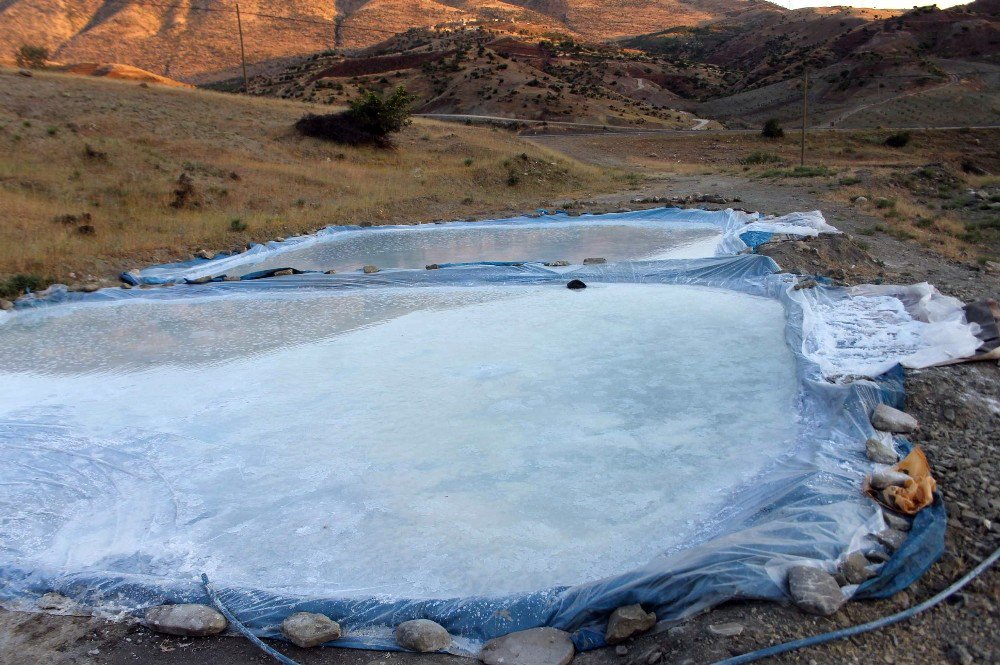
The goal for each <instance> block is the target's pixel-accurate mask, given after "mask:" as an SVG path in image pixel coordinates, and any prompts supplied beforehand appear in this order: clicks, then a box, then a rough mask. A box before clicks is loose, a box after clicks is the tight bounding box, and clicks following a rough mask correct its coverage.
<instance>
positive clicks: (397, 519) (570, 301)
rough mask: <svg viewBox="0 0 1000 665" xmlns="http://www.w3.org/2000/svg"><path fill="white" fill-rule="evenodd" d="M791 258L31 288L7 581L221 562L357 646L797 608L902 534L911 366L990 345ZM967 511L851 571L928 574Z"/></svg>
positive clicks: (87, 598) (46, 581)
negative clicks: (793, 270)
mask: <svg viewBox="0 0 1000 665" xmlns="http://www.w3.org/2000/svg"><path fill="white" fill-rule="evenodd" d="M741 214H742V213H741ZM809 219H812V220H814V221H815V219H816V218H815V217H809ZM820 219H821V217H820ZM557 223H563V222H557ZM751 223H753V220H750V221H749V222H748V221H747V220H741V221H740V224H739V226H737V227H735V228H734V230H731V231H727V232H725V233H724V235H725V236H726V237H730V238H735V239H739V236H740V235H741V233H737V231H740V232H742V231H743V229H745V227H746V226H749V225H750V224H751ZM806 226H808V225H803V228H805V227H806ZM755 230H756V231H759V232H771V231H767V230H765V229H755ZM813 230H814V231H816V232H818V229H816V228H813ZM369 231H370V230H367V229H366V230H364V231H362V233H367V232H369ZM734 242H735V241H734ZM744 247H745V244H744ZM443 258H444V259H447V258H448V257H443ZM169 270H176V266H175V267H172V268H164V269H163V272H162V273H161V274H160V277H163V278H167V277H168V274H167V273H168V271H169ZM777 271H778V267H777V266H776V264H775V263H774V262H773V261H772V260H771V259H769V258H767V257H764V256H759V255H754V254H745V255H741V256H723V257H713V258H698V259H684V260H676V259H675V260H653V261H625V262H620V263H612V264H606V265H596V266H584V267H579V266H575V267H570V268H568V269H559V270H555V269H548V268H545V267H544V266H542V265H540V264H537V263H524V264H518V265H484V264H477V265H459V266H455V267H448V268H444V269H440V270H387V271H383V272H380V273H376V274H371V275H365V274H360V273H356V272H351V273H348V274H336V275H325V274H322V273H308V274H296V275H287V276H280V277H272V278H268V279H253V280H243V281H236V282H230V281H215V282H210V283H207V284H201V285H181V286H175V287H170V288H153V289H132V290H122V289H105V290H102V291H99V292H97V293H93V294H82V293H70V292H67V291H66V290H65V289H58V288H57V289H52V290H50V291H49V292H48V293H47V294H46V295H45V297H41V298H28V299H25V300H23V301H21V302H20V303H19V307H18V308H17V309H16V310H15V311H14V312H13V313H6V314H3V315H0V351H2V352H0V453H2V455H3V457H4V461H5V464H3V465H2V466H0V512H2V514H3V518H2V519H0V599H5V600H7V601H9V602H16V601H18V600H23V599H25V598H31V597H33V596H37V595H39V594H41V593H44V592H47V591H50V590H56V591H59V592H61V593H64V594H65V595H69V596H71V597H74V598H77V599H78V600H81V601H82V602H86V603H89V604H92V605H94V606H97V607H100V608H104V609H105V610H106V611H109V612H110V611H114V610H116V609H123V610H126V611H140V610H141V609H142V608H143V607H146V606H149V605H154V604H160V603H163V602H205V600H206V598H205V596H204V590H203V589H202V588H201V586H200V583H199V574H200V573H201V572H207V573H209V575H210V576H211V577H212V578H213V579H214V580H216V581H217V582H218V584H219V585H221V586H222V587H223V598H224V600H225V601H226V602H227V604H228V605H229V606H230V607H231V608H232V609H233V610H234V611H235V612H236V614H237V616H239V618H240V619H241V621H243V622H245V623H246V624H247V625H248V626H250V627H251V628H252V629H253V630H254V631H255V632H257V633H258V634H260V635H271V636H276V635H277V634H278V633H277V627H278V625H279V624H280V622H281V621H282V620H283V619H284V618H285V617H287V616H288V615H289V614H291V613H293V612H296V611H302V610H306V611H321V612H325V613H327V614H329V615H330V616H332V617H333V618H335V619H337V620H338V621H340V622H341V624H342V625H343V626H344V628H345V630H346V634H345V637H344V638H342V640H340V641H338V644H339V645H342V646H357V647H382V648H394V642H393V640H392V628H393V627H394V626H395V625H397V624H399V623H400V622H402V621H405V620H407V619H412V618H430V619H433V620H436V621H438V622H440V623H442V624H443V625H444V626H445V627H446V628H448V630H449V631H450V632H451V633H452V634H453V635H455V636H456V638H457V641H456V646H455V650H456V651H457V652H466V653H473V652H474V651H475V649H476V645H477V644H478V643H480V642H482V641H483V640H485V639H489V638H491V637H495V636H498V635H502V634H505V633H508V632H511V631H514V630H521V629H525V628H530V627H535V626H541V625H550V626H555V627H558V628H562V629H565V630H569V631H571V632H572V633H573V636H574V641H575V642H576V643H577V645H578V646H579V647H580V648H583V649H586V648H590V647H593V646H597V645H600V644H602V643H603V640H602V634H603V622H604V621H606V618H607V614H608V613H609V612H610V611H611V610H613V609H614V608H615V607H618V606H620V605H626V604H631V603H636V602H640V603H643V604H644V605H645V606H647V607H648V608H649V609H654V610H655V611H656V612H657V615H658V617H660V618H661V619H674V618H681V617H684V616H687V615H690V614H691V613H694V612H697V611H700V610H702V609H705V608H707V607H710V606H712V605H715V604H717V603H719V602H723V601H725V600H727V599H733V598H765V599H766V598H770V599H783V598H785V589H784V582H783V580H784V575H783V571H784V570H786V569H787V568H788V567H789V566H791V565H794V564H797V563H808V564H810V565H817V566H822V567H826V568H832V566H834V565H835V564H836V561H837V560H838V558H840V557H842V556H844V555H845V554H846V553H847V552H850V551H853V550H857V549H866V548H875V547H878V546H877V545H876V544H875V543H874V541H871V540H870V539H868V538H867V536H868V534H871V533H873V532H875V531H878V530H880V529H881V528H882V518H881V514H880V512H879V510H878V509H877V507H876V506H875V505H874V504H873V503H872V502H871V501H870V500H868V499H867V498H865V497H864V496H863V495H862V493H861V491H860V486H861V480H862V478H863V476H864V474H865V473H867V472H868V471H870V469H871V465H870V463H869V462H868V460H867V458H866V457H865V440H866V439H867V438H868V436H870V435H872V434H873V431H872V429H871V426H870V424H869V423H868V418H867V414H868V411H869V410H870V409H871V408H872V407H873V406H874V404H876V403H878V402H886V403H890V404H893V405H897V406H898V405H900V403H901V400H902V384H901V376H900V375H899V373H898V365H897V363H899V362H901V361H904V360H907V359H909V360H911V361H912V360H913V359H914V358H918V359H919V358H921V357H924V356H926V357H934V358H939V357H941V356H946V357H959V356H960V354H962V353H964V352H965V351H966V350H967V347H968V346H969V345H970V344H973V343H974V342H973V341H970V340H974V339H975V338H974V336H973V335H972V333H973V332H974V331H973V330H971V328H970V326H969V325H967V324H964V323H962V322H961V321H960V320H959V319H957V318H956V314H955V311H954V308H955V304H956V303H955V302H952V301H950V300H949V299H945V298H943V297H942V296H940V294H937V293H936V292H934V291H933V289H931V288H930V287H922V286H921V287H911V288H908V289H900V290H896V291H891V290H877V289H876V290H861V291H852V290H849V289H841V288H835V287H827V286H823V285H820V286H817V287H815V288H811V289H801V290H795V289H793V288H792V286H793V284H794V283H795V277H794V276H791V275H784V274H777ZM175 278H176V277H175V276H173V277H170V279H175ZM574 278H576V279H581V280H583V281H584V282H585V283H587V284H588V285H589V288H587V289H586V290H584V291H577V292H574V291H570V290H567V289H566V288H565V285H566V282H567V281H568V280H570V279H574ZM942 325H943V326H944V327H942ZM873 339H874V340H876V343H873V342H872V340H873ZM973 350H974V347H973ZM921 354H924V356H921ZM894 368H895V369H894ZM895 445H897V447H898V448H899V449H900V450H901V451H902V450H905V449H906V446H907V444H906V442H905V441H902V440H897V441H896V442H895ZM943 519H944V518H943V507H941V506H940V502H939V504H938V505H936V506H935V507H934V508H932V509H928V510H926V511H924V513H922V514H921V516H920V517H918V519H917V522H915V524H914V529H913V531H912V532H911V534H912V535H911V536H910V538H909V539H908V540H907V543H906V545H904V548H903V549H901V550H899V552H897V554H896V555H895V556H893V557H892V559H890V561H889V563H888V564H886V565H885V567H884V569H883V573H882V574H881V575H880V576H879V577H877V578H876V579H875V580H872V581H870V582H868V583H866V584H865V585H863V586H862V587H860V588H858V589H853V588H848V589H847V592H848V593H855V594H857V595H859V596H865V595H880V594H881V595H884V594H888V593H891V592H892V591H894V590H896V589H898V588H901V586H905V584H908V583H909V581H912V579H913V578H914V577H915V576H916V575H919V573H920V572H921V571H922V570H923V569H924V568H925V567H926V565H929V562H930V561H932V560H933V558H934V557H935V556H936V555H937V553H938V551H939V548H940V547H941V546H942V542H943V540H942V530H943V526H942V525H943Z"/></svg>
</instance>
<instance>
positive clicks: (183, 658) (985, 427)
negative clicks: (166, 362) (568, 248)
mask: <svg viewBox="0 0 1000 665" xmlns="http://www.w3.org/2000/svg"><path fill="white" fill-rule="evenodd" d="M693 192H703V193H720V194H723V195H726V196H729V197H733V196H738V197H740V198H741V199H742V201H743V203H742V204H741V205H743V206H744V207H746V208H748V209H751V210H761V211H765V212H787V211H791V210H809V209H817V208H819V209H823V210H824V212H825V214H826V215H827V218H828V220H829V221H830V222H831V223H833V224H834V225H836V226H838V227H839V228H841V229H843V230H844V231H846V232H848V233H849V234H850V233H852V232H856V231H857V230H858V229H862V228H866V227H868V226H870V225H871V224H872V223H873V218H871V217H867V216H866V215H865V214H864V213H863V212H859V211H858V210H857V209H855V208H854V207H852V206H851V205H850V204H839V203H832V204H831V203H830V202H829V201H824V200H821V199H820V198H819V197H818V196H817V195H816V194H814V193H810V191H809V188H808V187H807V186H796V185H788V184H782V183H773V182H762V181H760V180H752V179H748V178H745V177H740V176H728V175H727V176H704V175H698V176H695V175H685V176H677V175H674V176H669V177H659V178H656V179H653V180H651V181H649V182H647V183H645V184H644V185H642V186H641V187H639V188H638V189H636V190H634V191H631V192H628V193H625V194H621V195H617V196H609V197H601V198H598V199H595V200H594V201H588V202H586V203H581V204H579V205H580V206H582V207H585V208H586V209H590V210H608V209H616V208H619V207H623V206H627V207H638V206H637V205H635V204H630V203H629V201H631V200H632V199H633V198H638V197H643V196H664V195H666V196H674V195H684V194H690V193H693ZM563 203H572V202H553V205H561V204H563ZM838 243H839V244H838ZM864 243H865V246H864V247H860V246H858V245H857V243H855V242H852V241H849V240H844V241H837V243H833V244H831V243H830V242H828V241H820V242H812V241H808V242H806V243H805V249H802V248H801V246H791V243H788V244H789V245H790V246H791V247H790V248H788V249H786V248H772V249H774V254H773V255H774V256H776V257H778V258H779V260H781V259H785V260H787V258H788V257H795V258H801V257H803V256H804V257H811V258H808V259H807V262H805V263H802V264H801V265H803V266H805V267H806V268H808V269H810V270H813V271H814V272H820V273H823V274H830V273H832V272H834V271H839V272H838V273H837V274H841V273H842V275H843V277H842V279H843V281H846V282H857V281H869V280H870V278H871V276H872V275H873V274H874V275H875V276H876V277H878V273H879V272H881V273H882V277H883V279H884V280H885V281H886V282H889V283H893V282H896V283H910V282H919V281H929V282H931V283H933V284H935V285H937V286H938V287H939V288H940V289H941V290H942V291H944V292H945V293H948V294H951V295H955V296H957V297H959V298H962V299H964V300H966V301H968V300H974V299H981V298H985V297H996V296H997V295H998V294H1000V275H997V274H995V273H990V272H987V271H985V270H984V269H981V268H980V267H979V266H978V265H976V264H971V263H963V262H959V261H954V260H949V259H945V258H943V257H941V256H940V255H938V254H936V253H934V252H932V251H931V250H929V249H927V248H924V247H921V246H919V245H917V244H915V243H913V242H909V241H905V240H899V239H896V238H893V237H890V236H888V235H879V236H876V237H872V238H865V239H864ZM835 245H836V246H835ZM813 247H815V248H816V250H817V251H816V252H812V248H813ZM769 251H770V250H769ZM859 252H860V253H859ZM869 256H870V258H868V257H869ZM907 392H908V404H907V409H908V410H909V411H911V412H912V413H914V415H916V416H917V417H918V418H919V419H920V420H921V422H922V429H921V431H920V432H919V434H917V435H916V436H915V437H914V439H915V441H916V442H918V443H920V444H921V445H922V446H923V447H924V449H925V451H926V452H927V454H928V457H929V458H930V461H931V464H932V467H933V469H934V473H935V476H936V477H937V479H938V483H939V485H938V487H939V489H940V491H941V492H942V493H943V496H944V498H945V501H946V503H947V505H948V510H949V529H948V543H947V552H946V553H945V555H944V557H943V558H942V559H941V560H940V561H939V562H938V563H937V564H936V565H935V566H934V567H933V568H932V569H931V571H930V572H929V573H928V574H927V575H925V576H924V578H923V579H921V580H920V581H919V582H918V583H916V584H915V585H913V586H912V587H911V588H910V589H909V590H908V591H905V592H902V593H900V594H898V595H897V596H895V597H893V598H891V599H888V600H884V601H877V602H853V603H848V604H847V605H846V606H845V607H844V608H843V609H842V610H841V611H840V612H839V613H838V614H837V615H835V616H834V617H832V618H814V617H810V616H806V615H803V614H801V613H800V612H798V611H797V610H795V609H794V608H791V607H788V606H782V605H777V604H770V603H732V604H728V605H726V606H723V607H720V608H717V609H716V610H714V611H712V612H709V613H706V614H704V615H701V616H699V617H696V618H694V619H692V620H690V621H688V622H686V623H684V624H683V625H680V626H673V627H668V626H661V627H660V628H659V629H658V630H656V631H655V632H654V633H652V634H648V635H645V636H643V637H640V638H638V639H635V640H632V641H630V642H629V643H627V644H626V645H625V646H626V648H627V653H626V654H625V655H618V653H617V652H616V650H615V649H613V648H612V649H602V650H598V651H593V652H589V653H586V654H580V655H578V656H577V658H576V660H575V661H574V662H576V663H580V664H585V665H605V664H608V665H610V664H611V663H622V664H625V663H627V664H628V665H632V664H633V663H634V664H635V665H640V664H642V663H655V662H664V663H690V664H692V665H693V664H696V663H710V662H714V661H717V660H719V659H720V658H725V657H728V656H730V655H733V654H738V653H744V652H747V651H750V650H752V649H755V648H759V647H762V646H766V645H770V644H776V643H780V642H784V641H787V640H789V639H794V638H798V637H804V636H807V635H812V634H817V633H822V632H826V631H829V630H832V629H836V628H840V627H845V626H849V625H855V624H859V623H863V622H866V621H870V620H873V619H875V618H878V617H881V616H884V615H886V614H890V613H893V612H896V611H899V610H901V609H903V608H906V607H910V606H912V605H914V604H915V603H918V602H921V601H922V600H924V599H926V598H928V597H930V596H931V595H933V594H934V593H936V592H938V591H939V590H941V589H943V588H944V587H946V586H947V585H948V584H950V583H951V582H952V581H953V580H955V579H956V578H958V577H960V576H961V575H962V574H964V573H965V572H966V571H967V570H969V569H970V568H971V567H973V566H974V565H975V564H976V563H978V562H979V561H981V560H982V559H983V558H984V557H985V556H986V555H988V553H990V552H992V550H993V549H995V548H996V547H997V545H998V544H1000V542H998V541H1000V530H998V528H997V526H996V524H997V518H998V517H1000V514H998V513H1000V510H998V508H1000V502H998V499H997V498H996V496H997V492H996V490H997V482H996V480H995V475H994V473H993V471H994V469H995V468H996V465H997V461H998V455H997V445H998V442H997V434H996V433H997V432H998V431H1000V365H998V364H997V363H995V362H994V363H989V364H987V363H981V364H976V365H959V366H952V367H945V368H938V369H932V370H923V371H918V372H911V373H910V374H909V375H908V377H907ZM729 621H736V622H739V623H740V624H742V625H743V626H744V631H743V633H742V634H741V635H739V636H737V637H729V638H726V637H718V636H715V635H714V634H712V633H710V632H709V631H708V630H707V626H708V625H709V624H716V623H722V622H729ZM998 631H1000V570H997V569H996V568H994V569H993V570H991V571H988V572H987V573H986V574H985V575H983V576H982V577H980V578H979V580H977V581H976V582H974V583H973V584H972V585H970V586H969V587H966V589H965V590H964V591H963V592H962V593H961V594H959V595H957V596H954V597H953V598H952V599H951V600H950V601H949V602H947V603H945V604H942V605H940V606H938V607H937V608H935V609H933V610H931V611H929V612H926V613H924V614H921V615H920V616H918V617H916V618H914V619H912V620H909V621H907V622H904V623H902V624H897V625H895V626H892V627H890V628H888V629H884V630H881V631H877V632H874V633H867V634H865V635H861V636H857V637H854V638H851V639H850V640H844V641H840V642H835V643H832V644H829V645H824V646H821V647H816V648H811V649H807V650H803V651H799V652H796V653H792V654H788V655H786V656H783V657H780V658H776V659H774V661H773V662H788V663H810V664H812V663H848V662H865V663H870V662H884V663H945V662H951V663H962V664H969V663H980V662H981V663H986V662H997V661H998V660H1000V646H998V641H997V639H996V635H997V634H998ZM275 646H276V648H279V649H280V650H282V651H283V652H284V653H286V654H288V655H289V656H290V657H292V658H295V659H297V660H299V661H300V662H303V663H343V664H350V665H355V664H357V665H368V664H371V665H374V664H376V663H379V664H381V663H385V664H387V665H388V664H391V663H419V664H422V665H446V664H448V663H457V662H459V659H458V658H457V657H453V656H441V655H434V656H415V655H411V654H400V653H382V652H373V651H352V650H346V649H316V650H312V651H308V652H307V651H305V650H301V649H297V648H294V647H292V646H290V645H288V644H284V643H276V644H275ZM0 662H2V663H5V664H6V663H11V664H15V663H17V664H20V663H36V662H47V663H107V664H112V663H137V662H141V663H191V664H201V663H204V664H209V663H220V664H227V665H228V664H235V663H254V662H259V663H265V662H271V661H270V660H269V659H268V658H267V657H266V656H264V655H263V654H260V653H259V652H258V651H256V650H255V649H254V648H253V647H252V646H251V645H250V644H249V643H248V642H247V641H245V640H243V639H240V638H234V637H220V638H207V639H200V640H183V639H177V638H164V637H161V636H157V635H154V634H151V633H149V632H148V631H147V630H145V629H144V628H142V627H140V626H136V625H126V624H122V623H117V624H116V623H106V622H104V621H100V620H97V619H90V618H81V617H57V616H49V615H43V614H23V613H18V612H7V611H0Z"/></svg>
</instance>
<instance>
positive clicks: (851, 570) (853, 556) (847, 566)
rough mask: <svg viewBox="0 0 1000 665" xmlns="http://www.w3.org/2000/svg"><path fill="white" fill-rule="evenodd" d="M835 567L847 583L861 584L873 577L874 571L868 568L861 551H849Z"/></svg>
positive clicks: (866, 560)
mask: <svg viewBox="0 0 1000 665" xmlns="http://www.w3.org/2000/svg"><path fill="white" fill-rule="evenodd" d="M837 568H838V570H839V571H840V574H841V575H843V576H844V580H845V581H846V582H847V583H848V584H861V583H862V582H864V581H865V580H870V579H871V578H873V577H875V573H873V572H871V571H870V570H868V559H867V558H865V555H864V554H863V553H862V552H851V553H850V554H848V555H847V556H846V557H844V559H843V561H841V562H840V565H839V566H838V567H837Z"/></svg>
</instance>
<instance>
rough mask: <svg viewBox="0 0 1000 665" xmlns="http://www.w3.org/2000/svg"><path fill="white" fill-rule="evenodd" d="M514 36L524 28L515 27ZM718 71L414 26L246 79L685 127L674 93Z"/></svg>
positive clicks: (265, 88)
mask: <svg viewBox="0 0 1000 665" xmlns="http://www.w3.org/2000/svg"><path fill="white" fill-rule="evenodd" d="M518 32H519V33H522V32H524V30H519V31H518ZM701 81H711V84H712V85H716V86H717V85H720V84H721V79H719V77H718V72H717V68H714V67H711V66H706V67H699V68H693V69H692V68H687V69H683V70H682V69H679V68H677V67H674V66H672V65H671V64H670V63H666V62H660V61H658V60H657V59H654V58H651V57H649V56H646V55H644V54H642V53H637V52H629V51H624V50H621V49H618V48H615V47H611V46H607V45H595V44H587V43H584V42H577V41H574V40H572V39H569V38H565V37H564V38H562V39H560V40H558V41H553V40H552V39H549V38H547V37H545V36H544V35H524V34H512V33H510V32H506V31H503V30H498V29H495V28H492V29H485V28H481V27H480V28H472V29H470V28H465V29H430V30H428V29H413V30H409V31H407V32H406V33H404V34H401V35H397V36H395V37H392V38H390V39H389V40H387V41H385V42H383V43H382V44H379V45H377V46H374V47H371V48H369V49H366V50H365V51H363V52H361V53H358V54H356V55H353V56H349V57H345V56H340V55H334V54H322V53H321V54H316V55H313V56H310V57H306V58H302V59H300V60H299V61H298V62H296V63H294V64H292V65H291V66H289V67H288V68H287V69H285V70H283V71H281V72H279V73H278V74H276V75H272V76H258V77H255V78H254V79H253V80H252V81H251V86H250V89H251V91H252V92H253V93H254V94H259V95H269V96H275V97H282V98H290V99H303V100H307V101H313V102H320V103H324V104H333V105H343V104H345V103H346V102H347V101H348V100H349V99H352V98H354V97H355V96H357V94H358V91H359V90H361V89H373V90H378V91H382V92H385V91H389V90H391V89H393V88H395V87H397V86H400V85H402V86H404V87H406V89H407V90H409V91H410V92H411V93H413V94H414V95H416V97H417V110H418V111H419V112H422V113H440V114H461V115H477V116H489V117H500V118H511V119H519V120H528V121H546V122H549V123H551V122H557V123H566V122H571V123H585V124H597V125H608V126H638V127H646V128H671V129H690V128H693V127H695V126H699V125H704V123H698V121H697V118H694V117H693V116H692V115H691V114H689V113H685V112H680V111H676V110H674V108H675V107H676V105H677V103H678V101H680V96H679V95H678V92H677V91H680V92H681V93H686V92H687V91H688V90H689V89H695V88H697V86H698V85H701Z"/></svg>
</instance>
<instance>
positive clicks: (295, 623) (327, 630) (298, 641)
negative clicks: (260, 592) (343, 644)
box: [281, 612, 340, 649]
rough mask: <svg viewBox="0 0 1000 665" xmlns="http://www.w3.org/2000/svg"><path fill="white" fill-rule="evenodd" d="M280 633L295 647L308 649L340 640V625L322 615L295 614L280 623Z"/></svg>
mask: <svg viewBox="0 0 1000 665" xmlns="http://www.w3.org/2000/svg"><path fill="white" fill-rule="evenodd" d="M281 633H282V634H283V635H284V636H285V637H287V638H288V641H290V642H291V643H292V644H294V645H295V646H298V647H302V648H303V649H310V648H312V647H316V646H319V645H320V644H323V643H325V642H332V641H333V640H337V639H340V624H339V623H337V622H336V621H334V620H333V619H331V618H330V617H328V616H326V615H324V614H316V613H314V612H296V613H295V614H293V615H291V616H290V617H288V618H287V619H285V620H284V621H282V622H281Z"/></svg>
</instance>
